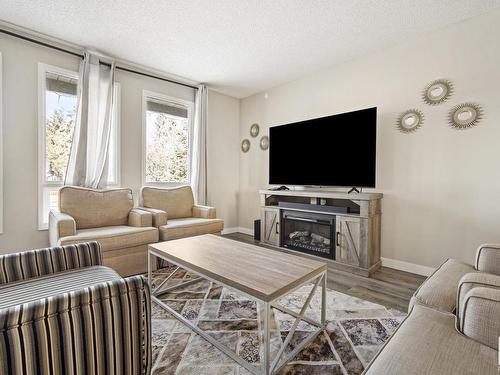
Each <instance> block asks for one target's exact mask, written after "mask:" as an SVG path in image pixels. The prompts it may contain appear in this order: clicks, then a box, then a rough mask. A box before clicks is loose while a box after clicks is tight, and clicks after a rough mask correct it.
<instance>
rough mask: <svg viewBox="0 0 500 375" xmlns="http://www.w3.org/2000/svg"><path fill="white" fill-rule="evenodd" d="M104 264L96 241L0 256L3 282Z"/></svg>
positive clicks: (0, 280) (0, 274) (1, 280)
mask: <svg viewBox="0 0 500 375" xmlns="http://www.w3.org/2000/svg"><path fill="white" fill-rule="evenodd" d="M101 264H102V255H101V250H100V247H99V243H97V242H87V243H81V244H76V245H66V246H61V247H52V248H46V249H38V250H31V251H25V252H22V253H15V254H7V255H3V256H0V284H5V283H10V282H13V281H18V280H26V279H30V278H32V277H38V276H43V275H48V274H52V273H55V272H61V271H67V270H70V269H75V268H81V267H89V266H98V265H101Z"/></svg>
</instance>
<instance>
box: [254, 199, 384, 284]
mask: <svg viewBox="0 0 500 375" xmlns="http://www.w3.org/2000/svg"><path fill="white" fill-rule="evenodd" d="M259 193H260V206H261V208H260V218H261V242H262V243H265V244H267V245H271V246H276V247H278V248H280V249H281V250H285V251H292V252H296V251H297V250H293V249H290V248H288V247H287V248H285V247H283V244H282V240H283V239H282V236H281V232H280V231H281V230H282V228H281V222H282V220H283V213H284V212H285V211H287V212H296V213H297V215H300V216H302V217H307V213H310V214H311V215H312V216H314V215H316V216H317V215H329V216H332V215H333V216H335V228H334V229H335V233H334V237H333V238H332V240H333V241H334V243H333V244H332V247H333V248H334V252H335V260H333V259H326V258H323V257H319V256H316V255H310V254H304V253H302V252H300V253H301V254H304V255H305V256H309V257H313V258H315V259H321V260H323V261H325V262H327V263H328V265H329V268H336V269H341V270H347V271H350V272H354V273H357V274H360V275H363V276H370V275H371V274H372V273H373V272H375V271H376V270H377V269H379V268H380V224H381V200H382V196H383V195H382V194H381V193H351V194H347V193H342V192H333V191H325V190H309V189H308V190H260V191H259ZM285 206H286V207H285ZM346 207H349V208H348V209H347V208H346ZM339 211H340V212H339ZM341 211H345V212H341ZM329 216H324V217H327V218H328V217H329ZM286 238H288V237H285V239H286ZM328 243H331V241H329V242H328Z"/></svg>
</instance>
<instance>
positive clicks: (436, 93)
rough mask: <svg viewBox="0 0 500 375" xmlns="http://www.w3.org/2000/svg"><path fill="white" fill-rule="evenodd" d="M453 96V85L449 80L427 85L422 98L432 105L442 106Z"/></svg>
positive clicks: (439, 80)
mask: <svg viewBox="0 0 500 375" xmlns="http://www.w3.org/2000/svg"><path fill="white" fill-rule="evenodd" d="M451 94H453V84H452V83H451V82H450V81H448V80H447V79H438V80H436V81H433V82H431V83H429V85H427V87H426V88H425V90H424V92H423V94H422V98H423V99H424V102H425V103H427V104H430V105H437V104H441V103H443V102H444V101H446V100H448V98H449V97H450V96H451Z"/></svg>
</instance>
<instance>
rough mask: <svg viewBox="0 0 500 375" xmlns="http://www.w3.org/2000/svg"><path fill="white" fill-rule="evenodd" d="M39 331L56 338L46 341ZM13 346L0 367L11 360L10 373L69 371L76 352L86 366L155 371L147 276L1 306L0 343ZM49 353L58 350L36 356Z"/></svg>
mask: <svg viewBox="0 0 500 375" xmlns="http://www.w3.org/2000/svg"><path fill="white" fill-rule="evenodd" d="M20 311H22V314H21V313H20ZM117 311H118V313H117ZM94 316H95V318H94ZM124 327H127V329H126V330H125V329H123V328H124ZM70 328H71V332H72V334H71V335H69V333H68V332H69V331H70ZM73 330H74V332H73ZM37 337H38V338H43V337H50V340H47V342H45V341H44V344H43V345H40V341H38V343H37ZM9 347H10V348H15V350H10V351H9V350H0V363H1V364H2V365H0V370H1V369H4V370H5V367H3V366H4V364H9V365H10V371H9V372H8V373H10V374H21V373H25V374H35V373H42V374H49V373H52V372H53V371H56V372H58V373H67V371H66V368H65V366H68V364H69V365H71V364H72V363H74V362H75V358H78V359H79V361H78V366H81V367H79V368H80V369H85V368H87V369H94V368H96V369H105V370H106V371H108V372H109V373H123V374H132V375H146V374H149V373H150V370H151V303H150V291H149V287H148V284H147V282H146V280H145V279H144V278H143V277H142V276H133V277H129V278H126V279H119V280H113V281H109V282H105V283H100V284H96V285H93V286H90V287H87V288H82V289H80V290H77V291H75V292H71V293H64V294H60V295H58V296H56V297H50V298H45V299H41V300H38V301H34V302H29V303H25V304H23V305H21V306H19V305H18V306H13V307H10V308H6V309H1V310H0V348H9ZM61 348H64V350H61ZM47 353H57V355H55V354H54V355H52V357H51V361H45V360H43V361H42V360H40V361H35V360H33V358H46V355H47ZM23 366H26V367H25V368H24V369H23ZM103 371H104V370H103ZM69 372H71V371H69ZM80 372H81V373H84V372H85V371H84V370H82V371H79V373H80ZM88 372H89V373H90V372H92V371H90V370H89V371H88ZM2 373H3V372H2Z"/></svg>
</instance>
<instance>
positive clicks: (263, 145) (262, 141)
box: [260, 135, 269, 151]
mask: <svg viewBox="0 0 500 375" xmlns="http://www.w3.org/2000/svg"><path fill="white" fill-rule="evenodd" d="M260 148H261V150H264V151H265V150H267V149H268V148H269V137H268V136H267V135H265V136H263V137H262V138H261V139H260Z"/></svg>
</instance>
